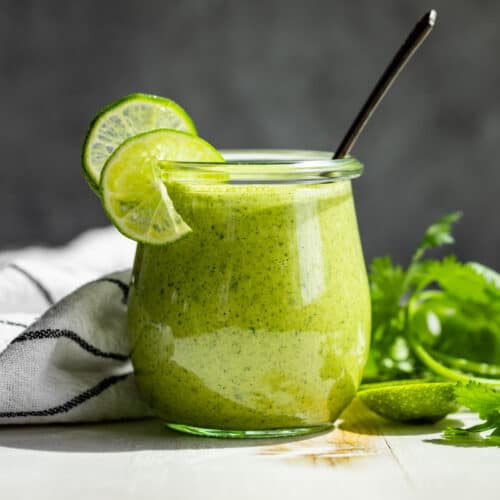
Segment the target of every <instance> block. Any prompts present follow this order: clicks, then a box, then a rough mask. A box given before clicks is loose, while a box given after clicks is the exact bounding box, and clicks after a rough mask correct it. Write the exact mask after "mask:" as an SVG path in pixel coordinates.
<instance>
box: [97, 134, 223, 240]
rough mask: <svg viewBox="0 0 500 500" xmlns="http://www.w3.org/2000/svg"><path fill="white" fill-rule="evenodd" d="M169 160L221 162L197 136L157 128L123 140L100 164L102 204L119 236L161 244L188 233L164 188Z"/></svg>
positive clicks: (221, 158)
mask: <svg viewBox="0 0 500 500" xmlns="http://www.w3.org/2000/svg"><path fill="white" fill-rule="evenodd" d="M172 161H189V162H191V161H192V162H224V158H223V157H222V156H221V154H220V153H219V152H218V151H217V150H216V149H215V148H214V147H213V146H211V145H210V144H208V142H206V141H204V140H203V139H201V138H200V137H198V136H195V135H190V134H187V133H185V132H179V131H176V130H168V129H160V130H153V131H151V132H145V133H143V134H139V135H136V136H134V137H131V138H129V139H127V140H126V141H125V142H124V143H123V144H122V145H121V146H119V147H118V149H116V151H115V152H114V153H113V154H112V155H111V156H110V158H109V159H108V161H107V162H106V164H105V166H104V169H103V171H102V175H101V184H100V186H101V199H102V204H103V206H104V210H105V211H106V213H107V214H108V216H109V218H110V219H111V221H112V222H113V224H114V225H115V226H116V227H117V228H118V230H119V231H120V232H122V233H123V234H124V235H125V236H127V237H129V238H131V239H133V240H135V241H140V242H143V243H148V244H152V245H161V244H165V243H169V242H171V241H174V240H176V239H178V238H180V237H181V236H183V235H185V234H186V233H188V232H189V231H190V228H189V226H188V225H187V224H186V223H185V222H184V220H183V219H182V217H181V216H180V215H179V214H178V213H177V211H176V210H175V207H174V205H173V203H172V200H171V199H170V196H169V194H168V190H167V186H166V185H165V177H166V176H167V175H166V174H168V168H169V162H172Z"/></svg>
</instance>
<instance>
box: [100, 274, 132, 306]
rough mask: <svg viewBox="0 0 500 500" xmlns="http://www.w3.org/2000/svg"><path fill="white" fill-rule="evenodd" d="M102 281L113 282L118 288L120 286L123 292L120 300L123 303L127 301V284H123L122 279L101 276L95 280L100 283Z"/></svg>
mask: <svg viewBox="0 0 500 500" xmlns="http://www.w3.org/2000/svg"><path fill="white" fill-rule="evenodd" d="M103 281H104V282H108V283H114V284H115V285H117V286H118V288H120V290H121V291H122V293H123V297H122V302H123V303H124V304H126V303H127V301H128V285H127V284H125V283H124V282H123V281H120V280H117V279H116V278H101V279H99V280H97V283H101V282H103Z"/></svg>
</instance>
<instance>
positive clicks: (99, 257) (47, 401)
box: [0, 228, 150, 424]
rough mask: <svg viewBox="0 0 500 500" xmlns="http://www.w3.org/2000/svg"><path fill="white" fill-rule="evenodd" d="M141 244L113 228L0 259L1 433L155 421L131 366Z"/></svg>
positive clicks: (4, 254)
mask: <svg viewBox="0 0 500 500" xmlns="http://www.w3.org/2000/svg"><path fill="white" fill-rule="evenodd" d="M133 252H134V244H133V243H132V242H131V241H129V240H127V239H125V238H124V237H122V236H121V235H120V234H119V233H117V232H116V231H115V230H114V229H113V228H105V229H95V230H92V231H89V232H87V233H84V234H83V235H81V236H80V237H79V238H77V239H76V240H74V241H73V242H71V243H70V244H69V245H67V246H65V247H62V248H58V249H47V248H28V249H25V250H21V251H13V252H4V253H0V424H33V423H53V422H90V421H101V420H115V419H127V418H139V417H143V416H148V415H150V412H149V409H148V408H147V407H146V406H145V405H144V404H143V403H142V402H141V400H140V399H139V396H138V393H137V389H136V387H135V381H134V377H133V372H132V367H131V364H130V361H129V359H128V343H127V332H126V300H127V294H128V281H129V276H130V271H123V272H116V270H117V269H126V268H128V267H129V266H130V264H131V262H132V259H133Z"/></svg>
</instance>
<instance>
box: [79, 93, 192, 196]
mask: <svg viewBox="0 0 500 500" xmlns="http://www.w3.org/2000/svg"><path fill="white" fill-rule="evenodd" d="M165 128H167V129H173V130H180V131H183V132H186V133H189V134H192V135H196V134H197V132H196V127H195V126H194V123H193V121H192V120H191V118H190V117H189V115H188V114H187V113H186V111H184V109H183V108H182V107H181V106H179V105H178V104H177V103H175V102H174V101H172V100H170V99H167V98H165V97H159V96H154V95H148V94H130V95H128V96H125V97H123V98H121V99H119V100H117V101H115V102H113V103H112V104H110V105H108V106H106V107H105V108H104V109H103V110H102V111H101V112H100V113H99V114H98V115H97V116H96V117H95V118H94V120H93V121H92V123H91V124H90V127H89V130H88V132H87V136H86V138H85V141H84V144H83V149H82V165H83V171H84V175H85V178H86V179H87V181H88V182H89V184H90V186H91V187H92V189H93V190H94V191H96V192H99V187H98V186H99V179H100V175H101V172H102V169H103V167H104V164H105V163H106V161H107V160H108V158H109V157H110V156H111V155H112V153H113V152H114V151H115V150H116V148H117V147H118V146H119V145H120V144H122V143H123V142H124V141H125V140H127V139H128V138H130V137H133V136H136V135H138V134H141V133H144V132H148V131H151V130H155V129H165Z"/></svg>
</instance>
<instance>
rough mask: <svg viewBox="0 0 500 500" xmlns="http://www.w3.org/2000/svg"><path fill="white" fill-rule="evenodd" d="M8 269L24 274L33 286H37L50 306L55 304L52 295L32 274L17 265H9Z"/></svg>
mask: <svg viewBox="0 0 500 500" xmlns="http://www.w3.org/2000/svg"><path fill="white" fill-rule="evenodd" d="M7 267H11V268H12V269H15V270H16V271H17V272H19V273H21V274H23V275H24V276H26V278H28V279H29V280H30V281H31V283H33V285H35V286H36V287H37V288H38V290H39V291H40V293H41V294H42V295H43V296H44V298H45V300H46V301H47V302H48V303H49V304H50V305H53V304H54V299H53V298H52V295H51V293H50V292H49V291H48V290H47V288H46V287H45V286H44V285H43V284H42V283H41V282H40V281H39V280H38V279H36V278H35V277H34V276H33V275H32V274H31V273H29V272H28V271H26V269H23V268H22V267H20V266H18V265H17V264H8V265H7Z"/></svg>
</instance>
